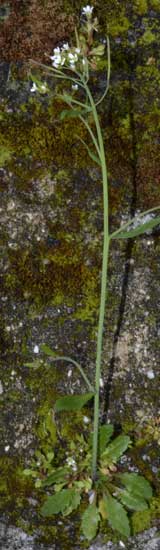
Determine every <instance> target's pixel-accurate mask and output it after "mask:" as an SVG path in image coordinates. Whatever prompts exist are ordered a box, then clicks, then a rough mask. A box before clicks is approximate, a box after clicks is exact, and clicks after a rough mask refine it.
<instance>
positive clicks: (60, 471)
mask: <svg viewBox="0 0 160 550" xmlns="http://www.w3.org/2000/svg"><path fill="white" fill-rule="evenodd" d="M68 472H69V469H68V468H57V470H55V471H54V472H53V473H52V474H50V475H49V476H48V477H47V478H46V479H45V480H44V481H43V483H42V485H43V487H46V486H47V487H49V486H50V485H54V483H60V482H63V481H65V479H66V477H67V474H68Z"/></svg>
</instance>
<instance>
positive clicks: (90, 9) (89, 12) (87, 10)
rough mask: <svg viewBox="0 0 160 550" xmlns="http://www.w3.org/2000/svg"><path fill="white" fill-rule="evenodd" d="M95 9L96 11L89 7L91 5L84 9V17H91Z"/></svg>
mask: <svg viewBox="0 0 160 550" xmlns="http://www.w3.org/2000/svg"><path fill="white" fill-rule="evenodd" d="M93 9H94V8H93V6H89V5H87V6H85V8H83V9H82V15H86V17H87V15H89V16H90V15H92V11H93Z"/></svg>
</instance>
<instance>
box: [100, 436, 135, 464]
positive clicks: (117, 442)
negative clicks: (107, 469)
mask: <svg viewBox="0 0 160 550" xmlns="http://www.w3.org/2000/svg"><path fill="white" fill-rule="evenodd" d="M130 444H131V439H130V437H128V436H127V435H119V436H118V437H116V438H115V439H114V441H112V443H110V444H109V445H108V447H107V449H106V450H105V451H104V452H103V453H102V455H101V458H102V460H105V463H106V464H108V465H109V464H110V463H112V462H117V460H118V459H119V458H120V456H121V455H122V454H123V453H124V452H125V451H126V449H127V448H128V447H129V445H130Z"/></svg>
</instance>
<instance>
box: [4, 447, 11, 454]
mask: <svg viewBox="0 0 160 550" xmlns="http://www.w3.org/2000/svg"><path fill="white" fill-rule="evenodd" d="M9 449H10V445H6V446H5V448H4V450H5V453H8V451H9Z"/></svg>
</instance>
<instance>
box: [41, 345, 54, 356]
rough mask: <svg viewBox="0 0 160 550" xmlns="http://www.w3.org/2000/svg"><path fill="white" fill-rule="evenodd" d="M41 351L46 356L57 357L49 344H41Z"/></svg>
mask: <svg viewBox="0 0 160 550" xmlns="http://www.w3.org/2000/svg"><path fill="white" fill-rule="evenodd" d="M40 349H41V350H42V351H43V352H44V353H45V354H46V355H50V356H51V357H54V358H55V357H56V352H55V351H53V350H52V349H51V348H50V347H49V346H47V344H41V346H40Z"/></svg>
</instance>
